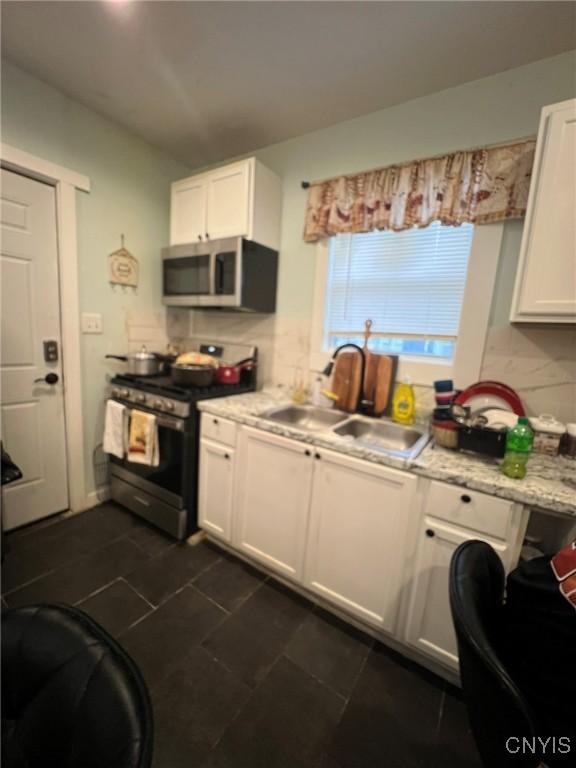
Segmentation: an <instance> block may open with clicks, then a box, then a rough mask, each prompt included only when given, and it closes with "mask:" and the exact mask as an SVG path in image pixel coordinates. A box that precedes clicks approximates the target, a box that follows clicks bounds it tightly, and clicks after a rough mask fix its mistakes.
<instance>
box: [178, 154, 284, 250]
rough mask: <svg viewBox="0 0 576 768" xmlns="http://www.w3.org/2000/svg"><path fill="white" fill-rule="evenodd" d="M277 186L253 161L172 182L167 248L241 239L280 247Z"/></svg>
mask: <svg viewBox="0 0 576 768" xmlns="http://www.w3.org/2000/svg"><path fill="white" fill-rule="evenodd" d="M281 207H282V182H281V180H280V178H279V177H278V176H276V174H275V173H273V172H272V171H270V170H269V169H268V168H266V167H265V166H264V165H262V163H260V162H259V161H258V160H256V158H254V157H251V158H249V159H248V160H241V161H240V162H237V163H231V164H229V165H225V166H223V167H222V168H216V169H215V170H213V171H208V172H207V173H202V174H199V175H197V176H191V177H190V178H188V179H181V180H180V181H176V182H174V184H172V200H171V218H170V245H180V244H182V243H193V242H197V241H205V240H218V239H220V238H223V237H246V238H247V239H248V240H254V241H256V242H257V243H260V244H261V245H265V246H267V247H268V248H273V249H274V250H279V248H280V217H281Z"/></svg>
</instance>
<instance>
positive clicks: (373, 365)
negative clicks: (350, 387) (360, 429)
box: [364, 350, 398, 416]
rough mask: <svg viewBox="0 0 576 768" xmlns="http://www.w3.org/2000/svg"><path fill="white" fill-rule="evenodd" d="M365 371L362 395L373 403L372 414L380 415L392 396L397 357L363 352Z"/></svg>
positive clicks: (385, 409) (384, 410)
mask: <svg viewBox="0 0 576 768" xmlns="http://www.w3.org/2000/svg"><path fill="white" fill-rule="evenodd" d="M364 354H365V355H366V372H365V374H364V396H365V398H366V399H367V400H371V401H372V402H373V403H374V407H373V413H374V416H382V414H383V413H385V412H386V411H387V409H388V406H389V404H390V400H391V398H392V391H393V388H394V380H395V378H396V368H397V365H398V358H397V357H396V355H378V354H376V353H374V352H368V350H366V351H365V352H364Z"/></svg>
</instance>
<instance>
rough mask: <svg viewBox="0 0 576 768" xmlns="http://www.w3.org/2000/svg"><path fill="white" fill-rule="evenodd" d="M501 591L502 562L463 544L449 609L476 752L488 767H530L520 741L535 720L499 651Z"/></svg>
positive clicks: (479, 546)
mask: <svg viewBox="0 0 576 768" xmlns="http://www.w3.org/2000/svg"><path fill="white" fill-rule="evenodd" d="M504 588H505V574H504V568H503V566H502V562H501V561H500V558H499V557H498V555H497V554H496V552H495V551H494V550H493V549H492V547H491V546H490V545H489V544H486V543H485V542H483V541H467V542H465V543H464V544H461V545H460V546H459V547H458V549H457V550H456V551H455V552H454V555H453V556H452V561H451V563H450V606H451V609H452V618H453V621H454V627H455V629H456V637H457V640H458V653H459V657H460V675H461V679H462V688H463V691H464V698H465V701H466V705H467V708H468V714H469V717H470V725H471V727H472V733H473V734H474V739H475V741H476V745H477V747H478V751H479V753H480V756H481V758H482V762H483V764H484V765H485V766H486V768H534V766H538V765H539V764H540V760H539V758H538V757H536V756H534V755H532V754H530V752H529V751H528V753H527V754H526V753H525V751H524V750H523V745H522V741H521V740H522V737H526V738H527V739H529V740H530V742H529V743H531V741H532V739H533V738H534V737H535V735H536V728H535V721H534V717H533V715H532V713H531V711H530V709H529V707H528V705H527V703H526V701H525V700H524V699H523V697H522V694H521V693H520V691H519V690H518V688H517V686H516V685H515V683H514V681H513V680H512V678H511V677H510V675H509V673H508V672H507V670H506V669H505V668H504V666H503V664H502V661H501V658H500V655H499V651H498V649H499V648H500V647H502V642H501V631H502V626H503V624H502V618H503V615H502V611H503V600H504ZM518 652H519V653H521V652H522V649H521V648H519V649H518ZM510 739H512V740H510ZM517 739H519V741H517Z"/></svg>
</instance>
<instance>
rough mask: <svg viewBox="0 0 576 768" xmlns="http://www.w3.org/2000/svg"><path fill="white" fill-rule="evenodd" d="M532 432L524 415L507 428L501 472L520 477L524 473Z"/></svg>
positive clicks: (530, 448)
mask: <svg viewBox="0 0 576 768" xmlns="http://www.w3.org/2000/svg"><path fill="white" fill-rule="evenodd" d="M533 443H534V432H532V430H531V429H530V425H529V423H528V419H527V418H526V417H525V416H520V417H519V418H518V423H517V424H515V425H514V426H513V427H511V428H510V429H509V430H508V434H507V435H506V454H505V455H504V461H503V462H502V472H504V474H505V475H507V476H508V477H514V478H518V479H520V480H521V479H522V478H523V477H524V476H525V475H526V464H528V459H529V458H530V454H531V452H532V444H533Z"/></svg>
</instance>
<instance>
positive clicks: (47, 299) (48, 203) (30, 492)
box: [0, 171, 68, 530]
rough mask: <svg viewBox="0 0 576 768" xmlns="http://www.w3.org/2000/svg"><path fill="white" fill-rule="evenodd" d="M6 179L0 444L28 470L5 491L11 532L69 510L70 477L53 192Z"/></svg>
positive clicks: (0, 218) (0, 214) (0, 219)
mask: <svg viewBox="0 0 576 768" xmlns="http://www.w3.org/2000/svg"><path fill="white" fill-rule="evenodd" d="M1 178H2V191H1V210H0V225H1V230H0V234H1V239H2V242H1V273H0V281H1V286H2V312H1V315H2V323H1V384H2V390H1V396H2V440H3V443H4V448H5V449H6V450H7V451H8V452H9V453H10V455H11V456H12V459H13V460H14V461H15V463H16V464H17V465H18V466H19V467H20V468H21V469H22V472H23V477H22V479H21V480H19V481H18V482H16V483H13V484H11V485H9V486H7V487H6V488H4V489H3V510H2V515H3V522H4V528H5V529H6V530H9V529H10V528H15V527H17V526H20V525H24V524H26V523H30V522H32V521H33V520H37V519H39V518H41V517H46V516H47V515H52V514H54V513H55V512H60V511H62V510H64V509H67V508H68V478H67V467H66V437H65V423H64V391H63V384H62V349H61V336H60V299H59V290H58V251H57V241H56V202H55V199H56V198H55V192H54V189H53V187H50V186H48V185H47V184H43V183H41V182H39V181H33V180H32V179H28V178H26V177H24V176H19V175H18V174H16V173H11V172H9V171H2V177H1ZM47 343H48V344H47ZM54 350H56V359H51V358H52V357H54ZM50 374H51V375H52V376H51V377H50ZM47 375H49V380H50V379H51V378H52V379H53V378H54V376H56V377H57V380H56V381H55V383H47V382H46V381H45V377H46V376H47Z"/></svg>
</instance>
